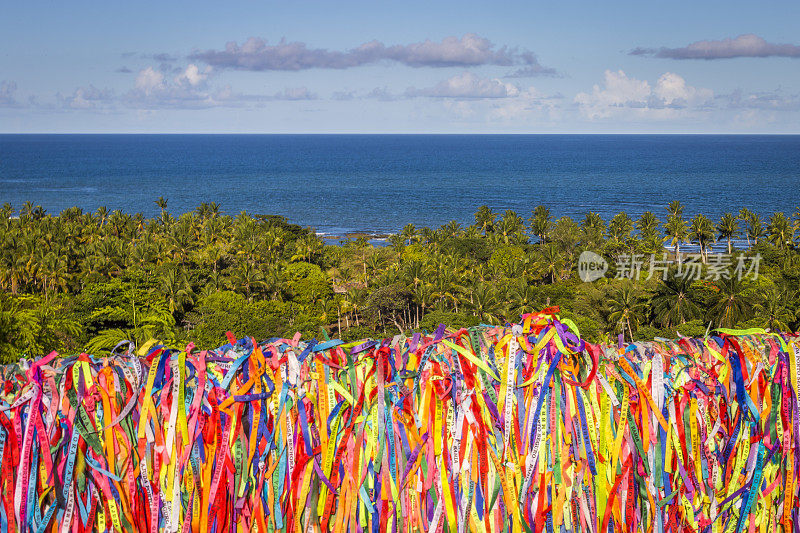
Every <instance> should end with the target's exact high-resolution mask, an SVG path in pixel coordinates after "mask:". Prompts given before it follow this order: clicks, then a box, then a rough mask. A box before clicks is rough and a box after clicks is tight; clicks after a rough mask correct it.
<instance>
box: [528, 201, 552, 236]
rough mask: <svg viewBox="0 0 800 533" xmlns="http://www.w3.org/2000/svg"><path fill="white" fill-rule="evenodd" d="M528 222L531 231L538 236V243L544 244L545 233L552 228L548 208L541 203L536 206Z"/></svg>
mask: <svg viewBox="0 0 800 533" xmlns="http://www.w3.org/2000/svg"><path fill="white" fill-rule="evenodd" d="M528 223H529V224H530V228H531V233H533V234H534V235H536V236H537V237H538V238H539V244H544V243H545V242H546V241H547V235H548V234H549V233H550V230H551V229H552V228H553V216H552V215H551V214H550V210H549V209H548V208H547V207H545V206H543V205H539V206H536V209H534V210H533V215H532V216H531V218H529V219H528Z"/></svg>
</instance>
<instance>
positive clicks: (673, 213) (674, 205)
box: [667, 200, 684, 218]
mask: <svg viewBox="0 0 800 533" xmlns="http://www.w3.org/2000/svg"><path fill="white" fill-rule="evenodd" d="M683 209H684V208H683V204H682V203H680V202H679V201H678V200H674V201H672V202H670V203H669V205H668V206H667V215H668V218H669V217H679V218H683Z"/></svg>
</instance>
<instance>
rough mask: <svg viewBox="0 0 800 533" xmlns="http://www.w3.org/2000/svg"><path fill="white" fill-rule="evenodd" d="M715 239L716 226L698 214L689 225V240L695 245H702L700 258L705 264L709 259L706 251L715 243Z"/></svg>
mask: <svg viewBox="0 0 800 533" xmlns="http://www.w3.org/2000/svg"><path fill="white" fill-rule="evenodd" d="M715 237H716V232H715V231H714V224H713V223H712V222H711V221H710V220H709V219H708V218H706V216H705V215H702V214H698V215H697V216H695V217H694V218H693V219H692V222H691V224H690V225H689V238H690V239H691V240H692V242H693V243H697V244H698V245H700V257H701V258H702V260H703V263H704V264H705V263H706V262H707V259H708V256H707V255H706V249H707V248H708V245H709V244H711V243H713V242H714V238H715Z"/></svg>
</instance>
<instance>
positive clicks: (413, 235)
mask: <svg viewBox="0 0 800 533" xmlns="http://www.w3.org/2000/svg"><path fill="white" fill-rule="evenodd" d="M400 236H401V237H403V239H404V240H405V241H406V242H407V243H408V244H412V243H413V242H414V241H416V240H417V237H418V234H417V227H416V226H414V224H406V225H405V226H403V231H401V232H400Z"/></svg>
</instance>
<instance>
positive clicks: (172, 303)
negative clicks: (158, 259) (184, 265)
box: [158, 264, 193, 314]
mask: <svg viewBox="0 0 800 533" xmlns="http://www.w3.org/2000/svg"><path fill="white" fill-rule="evenodd" d="M158 281H159V284H158V288H159V291H160V292H161V294H163V295H164V298H166V300H167V307H168V309H169V312H170V313H172V314H175V313H176V312H181V311H183V309H184V307H185V306H186V305H187V304H191V303H192V302H193V293H192V286H191V285H190V284H189V280H188V279H187V278H186V274H185V273H184V272H183V271H182V270H180V269H179V268H178V266H177V265H175V264H171V265H168V266H167V267H166V268H164V269H163V270H162V272H161V276H160V277H159V280H158Z"/></svg>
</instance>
